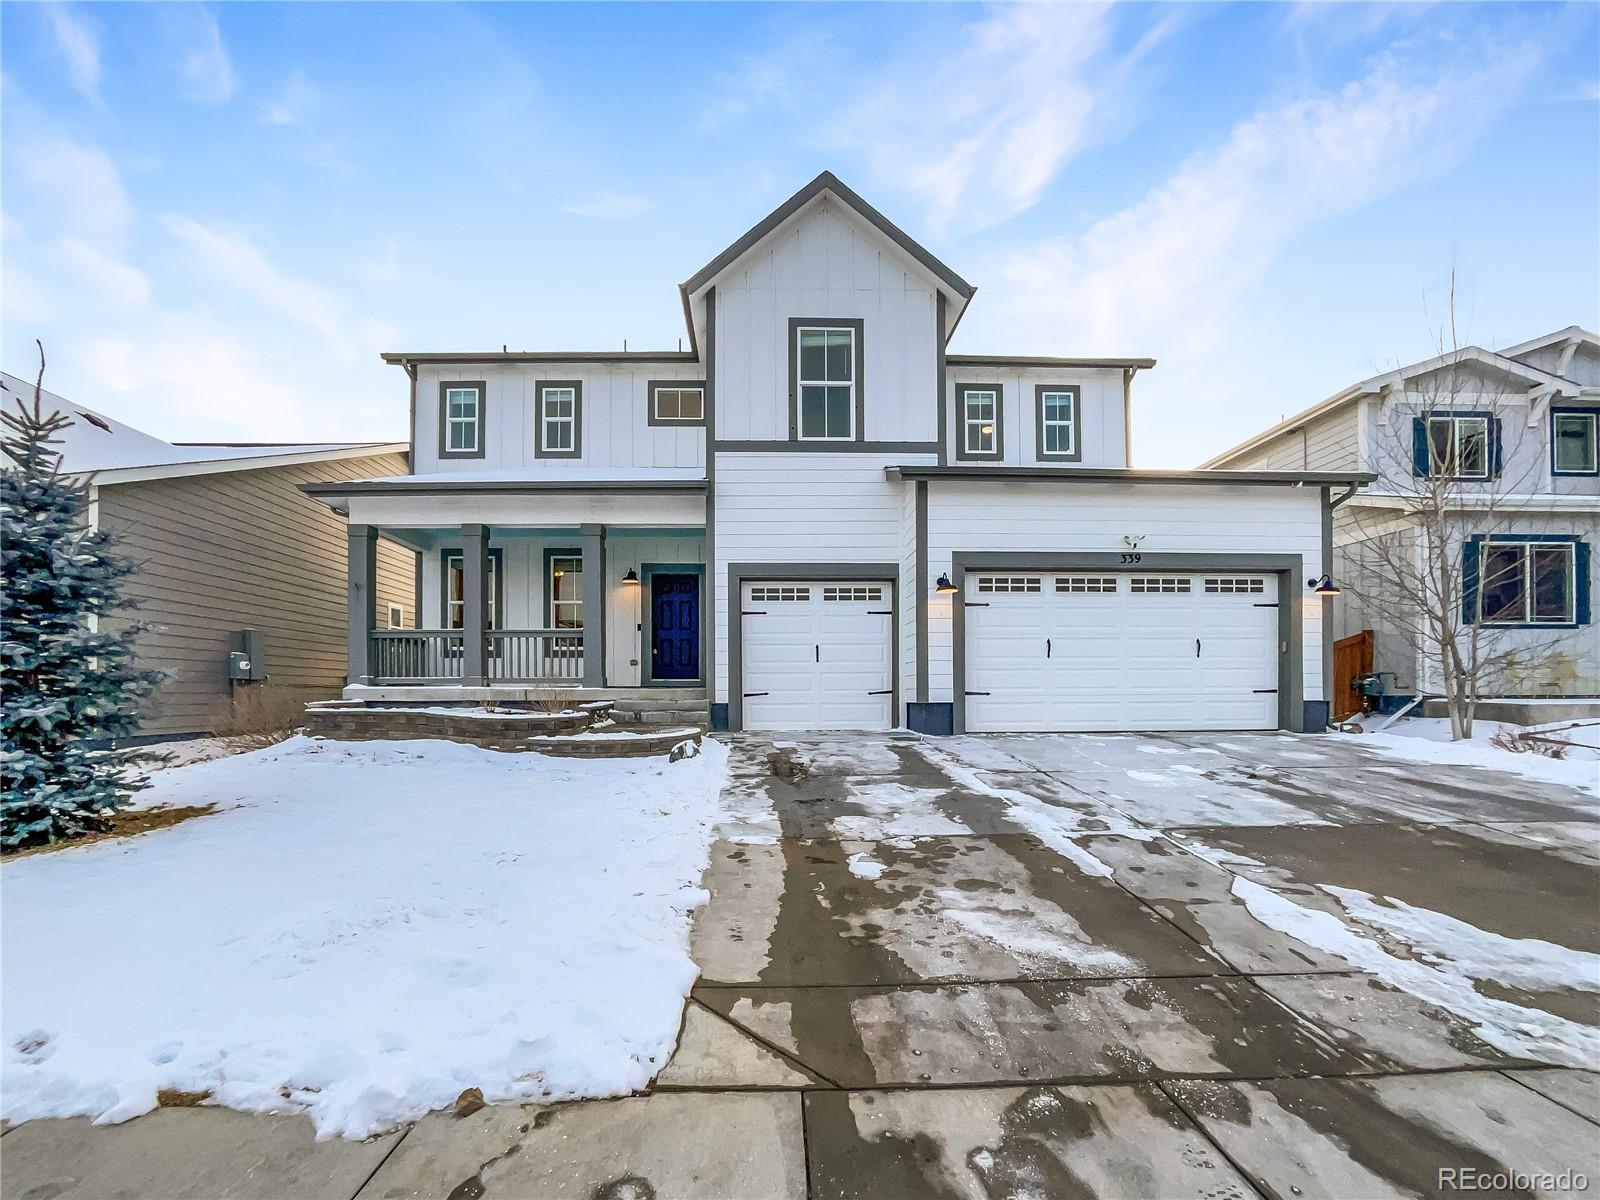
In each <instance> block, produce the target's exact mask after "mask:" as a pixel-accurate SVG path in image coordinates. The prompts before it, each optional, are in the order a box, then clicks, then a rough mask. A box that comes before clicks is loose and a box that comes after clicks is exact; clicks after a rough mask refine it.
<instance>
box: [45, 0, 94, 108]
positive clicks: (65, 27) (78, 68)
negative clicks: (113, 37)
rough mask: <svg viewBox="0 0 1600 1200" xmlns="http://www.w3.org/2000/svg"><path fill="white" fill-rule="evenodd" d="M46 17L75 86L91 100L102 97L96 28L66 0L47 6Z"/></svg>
mask: <svg viewBox="0 0 1600 1200" xmlns="http://www.w3.org/2000/svg"><path fill="white" fill-rule="evenodd" d="M44 12H45V20H47V21H48V22H49V23H50V32H51V34H52V35H54V37H55V39H56V48H57V49H58V50H60V51H61V54H62V57H64V58H65V59H66V60H67V72H68V74H69V75H70V76H71V77H72V86H73V87H74V88H76V89H77V90H78V91H80V92H82V93H83V94H84V95H85V96H88V97H89V98H90V99H91V100H95V101H98V100H99V99H100V38H99V35H98V34H97V33H96V32H95V30H94V27H93V26H91V25H90V24H89V23H88V22H87V21H85V20H84V19H83V18H82V17H81V16H79V15H78V14H77V12H75V11H74V10H73V9H72V8H70V7H69V6H68V5H66V4H64V3H59V2H58V3H52V4H46V5H44Z"/></svg>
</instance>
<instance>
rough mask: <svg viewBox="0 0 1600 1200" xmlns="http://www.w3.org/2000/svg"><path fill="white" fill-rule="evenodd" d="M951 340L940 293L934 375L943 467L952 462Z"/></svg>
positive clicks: (936, 320) (935, 333) (937, 298)
mask: <svg viewBox="0 0 1600 1200" xmlns="http://www.w3.org/2000/svg"><path fill="white" fill-rule="evenodd" d="M949 340H950V339H949V338H947V337H945V333H944V293H943V292H940V293H939V294H938V296H937V297H936V298H935V300H934V331H933V342H934V349H933V354H934V358H933V375H934V387H936V388H937V389H938V392H939V439H938V442H939V465H940V466H941V467H942V466H944V465H945V463H947V462H948V461H949V460H950V397H949V395H948V388H949V384H948V383H947V382H946V378H945V377H946V374H947V372H946V365H947V363H948V361H949V360H948V358H947V356H946V355H945V343H946V342H948V341H949Z"/></svg>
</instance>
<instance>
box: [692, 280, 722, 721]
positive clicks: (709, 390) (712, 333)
mask: <svg viewBox="0 0 1600 1200" xmlns="http://www.w3.org/2000/svg"><path fill="white" fill-rule="evenodd" d="M705 304H706V554H705V557H706V590H707V592H709V593H710V594H709V595H708V596H706V597H704V598H703V599H704V602H705V605H706V608H707V609H708V610H710V613H711V636H710V637H709V638H708V639H706V643H705V645H704V646H703V647H702V648H701V651H700V653H701V655H702V657H703V658H704V659H705V671H706V702H707V703H708V704H710V705H715V704H716V702H717V623H716V614H717V450H716V446H717V289H716V288H714V287H713V288H708V289H706V300H705ZM688 305H689V302H688V296H687V293H685V298H684V311H685V312H687V311H688ZM689 332H690V334H691V336H692V335H693V333H694V323H693V322H690V326H689Z"/></svg>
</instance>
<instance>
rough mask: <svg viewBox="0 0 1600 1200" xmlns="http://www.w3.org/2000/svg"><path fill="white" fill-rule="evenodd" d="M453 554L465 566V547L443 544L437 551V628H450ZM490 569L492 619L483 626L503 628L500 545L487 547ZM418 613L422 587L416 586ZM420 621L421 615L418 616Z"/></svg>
mask: <svg viewBox="0 0 1600 1200" xmlns="http://www.w3.org/2000/svg"><path fill="white" fill-rule="evenodd" d="M451 555H455V556H457V557H459V558H460V559H461V569H462V571H465V570H466V569H467V568H466V549H465V548H464V547H462V546H445V547H442V548H441V549H440V551H439V628H440V629H449V628H450V624H449V622H450V557H451ZM489 563H490V569H491V570H492V571H493V572H494V620H493V621H490V622H489V623H488V624H486V625H485V626H484V628H485V629H504V628H505V627H506V624H505V619H506V552H505V549H504V548H503V547H501V546H490V547H489ZM417 595H418V598H419V599H418V604H419V607H418V609H417V611H418V613H420V612H421V611H422V609H421V608H420V603H421V599H420V598H421V595H422V587H421V584H418V586H417ZM418 622H419V623H420V622H421V617H420V616H419V617H418Z"/></svg>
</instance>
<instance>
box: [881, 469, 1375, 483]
mask: <svg viewBox="0 0 1600 1200" xmlns="http://www.w3.org/2000/svg"><path fill="white" fill-rule="evenodd" d="M884 472H885V474H886V475H887V476H888V477H889V478H890V479H895V480H919V479H922V480H929V481H932V480H940V479H943V480H952V481H959V482H962V483H971V482H980V483H1172V484H1216V485H1228V484H1243V485H1249V486H1275V487H1325V486H1326V487H1333V486H1338V485H1341V484H1354V485H1357V486H1360V485H1365V484H1368V483H1371V482H1372V481H1373V480H1375V479H1376V478H1377V477H1378V476H1377V473H1376V472H1373V471H1211V470H1192V471H1155V470H1142V469H1139V468H1134V467H991V466H972V467H952V466H943V467H940V466H922V465H902V466H891V467H885V468H884Z"/></svg>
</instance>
